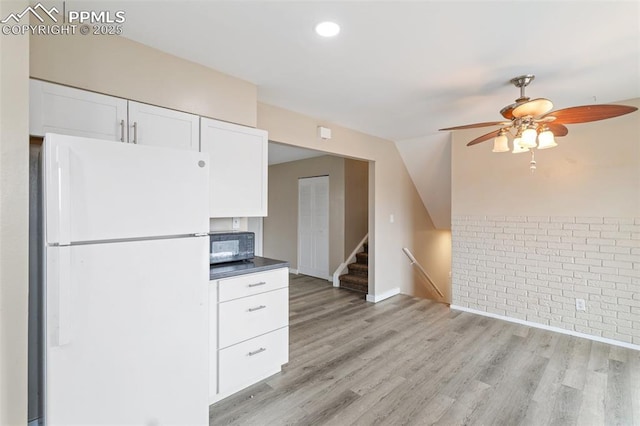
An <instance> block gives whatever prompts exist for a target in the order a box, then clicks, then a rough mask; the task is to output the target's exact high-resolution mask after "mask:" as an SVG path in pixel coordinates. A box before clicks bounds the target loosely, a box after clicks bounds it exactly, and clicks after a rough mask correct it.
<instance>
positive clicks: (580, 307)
mask: <svg viewBox="0 0 640 426" xmlns="http://www.w3.org/2000/svg"><path fill="white" fill-rule="evenodd" d="M586 310H587V303H586V302H585V300H584V299H576V311H586Z"/></svg>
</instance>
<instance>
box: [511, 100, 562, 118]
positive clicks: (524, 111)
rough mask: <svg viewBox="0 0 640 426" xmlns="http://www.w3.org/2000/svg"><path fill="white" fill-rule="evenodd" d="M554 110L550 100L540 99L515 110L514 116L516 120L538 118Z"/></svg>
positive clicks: (519, 106)
mask: <svg viewBox="0 0 640 426" xmlns="http://www.w3.org/2000/svg"><path fill="white" fill-rule="evenodd" d="M552 108H553V103H552V102H551V101H550V100H549V99H545V98H538V99H532V100H530V101H528V102H525V103H523V104H521V105H518V106H517V107H515V108H514V109H513V111H512V114H513V116H514V117H516V118H520V117H526V116H531V117H537V116H539V115H542V114H546V113H548V112H549V111H551V109H552Z"/></svg>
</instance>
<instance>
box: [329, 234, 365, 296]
mask: <svg viewBox="0 0 640 426" xmlns="http://www.w3.org/2000/svg"><path fill="white" fill-rule="evenodd" d="M368 239H369V234H367V235H365V236H364V238H363V239H362V241H360V243H358V245H357V246H356V248H354V249H353V251H352V252H351V254H350V255H349V257H347V259H346V260H345V261H344V262H342V263H341V264H340V266H338V269H336V271H335V272H334V273H333V286H334V287H340V275H342V273H343V272H344V271H345V270H346V269H347V266H348V265H349V264H350V263H353V262H355V261H356V253H358V252H359V250H360V249H361V248H362V247H364V243H366V242H367V240H368ZM331 280H332V279H331V278H329V281H331Z"/></svg>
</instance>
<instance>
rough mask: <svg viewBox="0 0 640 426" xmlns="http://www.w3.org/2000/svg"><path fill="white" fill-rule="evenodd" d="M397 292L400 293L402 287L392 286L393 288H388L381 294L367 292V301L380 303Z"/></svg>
mask: <svg viewBox="0 0 640 426" xmlns="http://www.w3.org/2000/svg"><path fill="white" fill-rule="evenodd" d="M396 294H400V288H399V287H397V288H392V289H391V290H387V291H385V292H384V293H380V294H367V302H371V303H378V302H381V301H383V300H385V299H388V298H390V297H393V296H395V295H396Z"/></svg>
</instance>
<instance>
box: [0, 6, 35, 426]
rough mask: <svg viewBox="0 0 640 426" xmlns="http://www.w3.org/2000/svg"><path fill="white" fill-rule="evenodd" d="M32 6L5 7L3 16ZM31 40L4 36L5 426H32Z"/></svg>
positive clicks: (0, 131) (1, 295)
mask: <svg viewBox="0 0 640 426" xmlns="http://www.w3.org/2000/svg"><path fill="white" fill-rule="evenodd" d="M26 4H27V3H26V2H22V1H20V2H5V1H2V2H0V16H3V17H4V16H7V15H8V14H9V13H11V12H15V11H20V10H22V9H24V7H25V6H26ZM28 76H29V39H28V37H24V36H5V35H3V36H1V37H0V93H1V94H2V96H1V97H0V424H2V425H25V424H26V423H27V297H28V278H29V277H28V238H29V236H28V217H29V211H28V208H29V206H28V183H29V171H28V165H29V137H28V134H29V126H28V116H29V107H28V102H27V100H28V98H29V96H28V93H29V85H28Z"/></svg>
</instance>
